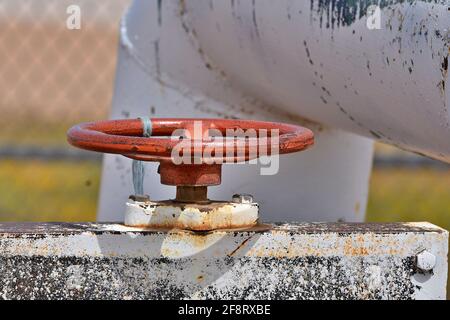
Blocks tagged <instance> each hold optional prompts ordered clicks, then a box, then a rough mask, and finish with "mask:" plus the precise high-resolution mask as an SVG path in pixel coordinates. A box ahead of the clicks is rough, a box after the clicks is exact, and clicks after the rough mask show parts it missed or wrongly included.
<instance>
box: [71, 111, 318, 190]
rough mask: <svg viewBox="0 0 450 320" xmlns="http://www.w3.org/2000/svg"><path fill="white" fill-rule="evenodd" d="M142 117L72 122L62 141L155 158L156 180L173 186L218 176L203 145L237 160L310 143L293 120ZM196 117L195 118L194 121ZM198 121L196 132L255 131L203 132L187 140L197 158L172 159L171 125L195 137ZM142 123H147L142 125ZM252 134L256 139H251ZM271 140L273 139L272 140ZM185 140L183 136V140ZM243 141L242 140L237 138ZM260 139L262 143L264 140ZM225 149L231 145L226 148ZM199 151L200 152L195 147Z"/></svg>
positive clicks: (202, 183)
mask: <svg viewBox="0 0 450 320" xmlns="http://www.w3.org/2000/svg"><path fill="white" fill-rule="evenodd" d="M148 121H151V123H147V124H146V123H145V121H143V120H142V119H126V120H110V121H98V122H90V123H82V124H78V125H76V126H74V127H72V128H71V129H70V130H69V131H68V133H67V137H68V141H69V143H70V144H72V145H73V146H75V147H78V148H82V149H87V150H92V151H99V152H106V153H116V154H122V155H124V156H126V157H129V158H132V159H136V160H142V161H158V162H160V168H159V173H160V175H161V183H163V184H169V185H177V186H210V185H218V184H220V181H221V164H217V163H215V164H205V163H204V162H205V161H207V160H208V159H211V158H208V157H204V156H203V155H204V151H206V150H212V149H216V148H222V150H224V151H223V154H222V155H217V154H214V155H213V156H214V157H215V159H216V160H218V159H220V160H223V163H230V162H242V161H247V160H251V159H253V158H256V157H259V156H262V155H273V154H277V153H278V154H285V153H292V152H297V151H301V150H304V149H306V148H308V147H309V146H311V145H312V144H313V143H314V135H313V133H312V131H311V130H309V129H307V128H303V127H300V126H296V125H290V124H284V123H276V122H264V121H253V120H231V119H230V120H228V119H176V118H175V119H163V118H155V119H151V120H148ZM196 121H197V122H196ZM198 123H201V128H202V132H201V134H204V133H205V132H211V131H210V130H217V132H220V133H221V134H222V135H224V136H226V134H227V129H231V130H239V129H242V130H244V132H248V130H251V129H253V130H255V131H256V134H257V135H256V137H250V138H249V137H247V138H245V137H240V138H239V135H237V137H238V138H237V139H230V138H223V139H218V138H217V137H209V136H208V135H205V137H206V136H207V137H206V138H205V137H203V138H202V140H198V139H197V140H190V141H191V142H192V145H193V146H192V148H191V155H195V154H197V155H198V154H199V153H200V156H199V157H198V156H197V160H199V161H200V162H201V164H195V163H194V164H179V165H176V164H174V163H173V161H172V158H171V155H172V150H173V148H175V146H177V145H178V144H179V143H180V141H181V140H180V139H177V138H175V139H174V138H173V137H171V135H172V134H173V132H174V131H175V130H177V129H185V130H187V131H189V133H191V134H193V135H194V137H195V133H194V131H195V124H198ZM146 125H147V126H148V127H146ZM150 128H151V136H149V137H145V136H143V135H145V134H146V130H149V129H150ZM261 129H266V132H267V138H266V139H265V141H264V140H262V139H263V137H262V136H260V132H261V131H260V130H261ZM272 129H278V133H279V143H278V146H279V147H278V148H277V150H272V148H271V146H272V142H273V141H272V137H271V130H272ZM255 139H257V140H255ZM274 141H275V140H274ZM185 142H186V141H185ZM243 142H244V143H243ZM251 142H253V143H255V144H253V146H254V145H258V146H260V144H261V143H262V144H263V145H264V146H265V148H264V151H265V152H266V153H265V154H262V153H261V152H260V151H261V149H260V148H259V147H258V148H257V152H256V153H254V152H251V151H252V150H254V149H251V147H250V146H251ZM264 142H266V143H264ZM225 150H232V151H233V152H232V154H231V155H230V153H229V152H227V151H225ZM199 151H200V152H199Z"/></svg>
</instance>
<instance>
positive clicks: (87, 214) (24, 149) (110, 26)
mask: <svg viewBox="0 0 450 320" xmlns="http://www.w3.org/2000/svg"><path fill="white" fill-rule="evenodd" d="M129 1H130V0H102V1H99V0H71V1H66V0H20V1H17V0H0V126H1V127H0V128H1V129H0V221H88V220H95V213H96V205H97V196H98V187H99V179H100V169H101V157H100V156H99V155H98V154H95V153H89V152H83V151H81V150H76V149H74V148H71V147H70V146H69V145H68V144H67V143H66V138H65V133H66V130H67V129H68V128H69V127H70V126H71V125H73V124H74V123H77V122H81V121H93V120H99V119H104V118H107V117H108V109H109V105H110V101H111V96H112V90H113V85H114V70H115V63H116V51H117V50H116V49H117V45H118V28H119V21H120V17H121V15H122V13H123V11H124V10H125V9H126V6H127V5H128V3H129ZM73 4H75V5H78V6H79V7H80V8H81V29H80V30H76V29H75V30H69V29H67V27H66V19H67V17H68V16H69V15H68V14H67V13H66V9H67V7H68V6H70V5H73ZM367 221H376V222H378V221H384V222H388V221H429V222H431V223H434V224H437V225H438V226H441V227H443V228H446V229H447V230H450V166H449V165H446V164H443V163H439V162H437V161H434V160H430V159H427V158H424V157H422V156H419V155H415V154H412V153H408V152H405V151H401V150H399V149H396V148H394V147H390V146H386V145H381V144H377V145H376V154H375V159H374V169H373V174H372V178H371V182H370V195H369V203H368V208H367Z"/></svg>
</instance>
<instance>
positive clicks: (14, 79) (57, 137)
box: [0, 0, 130, 221]
mask: <svg viewBox="0 0 450 320" xmlns="http://www.w3.org/2000/svg"><path fill="white" fill-rule="evenodd" d="M129 2H130V0H70V1H67V0H20V1H17V0H0V126H1V131H0V132H1V133H0V221H2V220H3V221H4V220H9V221H21V220H40V221H43V220H72V221H74V220H93V219H95V210H96V200H97V192H98V181H99V176H100V161H98V160H99V159H100V158H99V157H98V156H97V157H95V155H94V154H92V156H91V155H90V154H88V153H84V154H83V153H80V152H78V151H76V150H75V149H72V148H70V147H69V146H68V145H67V143H66V142H65V141H66V138H65V136H66V135H65V133H66V130H67V128H68V127H69V126H70V125H72V124H74V123H76V122H80V121H87V120H96V119H102V118H105V117H107V114H108V109H109V105H110V100H111V96H112V90H113V80H114V71H115V64H116V53H117V45H118V28H119V25H120V17H121V15H122V13H123V12H124V10H125V9H126V7H127V5H128V4H129ZM73 6H77V7H76V8H79V16H77V17H75V16H72V14H73V13H74V12H75V11H73V10H71V9H70V8H73ZM68 8H69V10H68ZM75 13H76V12H75ZM72 18H79V21H80V29H76V28H75V29H70V28H68V22H73V20H72ZM69 26H70V27H71V26H72V25H70V23H69ZM42 160H45V161H42ZM49 160H50V161H49ZM84 160H89V161H84ZM92 160H94V161H92Z"/></svg>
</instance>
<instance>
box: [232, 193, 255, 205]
mask: <svg viewBox="0 0 450 320" xmlns="http://www.w3.org/2000/svg"><path fill="white" fill-rule="evenodd" d="M232 201H233V202H234V203H253V196H252V195H251V194H235V195H233V198H232Z"/></svg>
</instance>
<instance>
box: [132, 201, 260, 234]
mask: <svg viewBox="0 0 450 320" xmlns="http://www.w3.org/2000/svg"><path fill="white" fill-rule="evenodd" d="M140 200H141V199H140ZM258 216H259V208H258V204H257V203H256V202H246V203H236V202H227V201H207V202H201V203H189V202H186V203H184V202H178V201H174V200H167V201H136V200H133V199H129V200H128V202H127V203H126V210H125V225H127V226H132V227H147V228H158V229H159V228H163V229H174V228H175V229H185V230H192V231H208V230H216V229H236V228H246V227H251V226H254V225H256V224H257V223H258Z"/></svg>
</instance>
